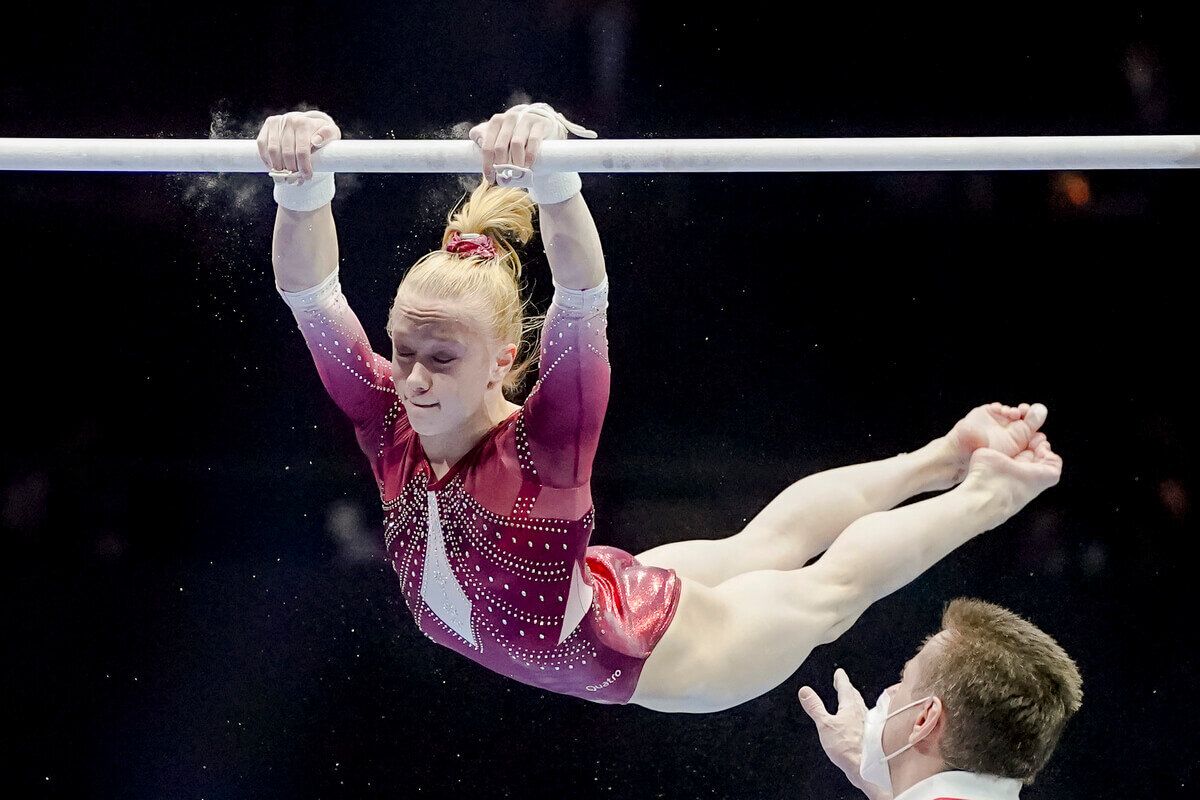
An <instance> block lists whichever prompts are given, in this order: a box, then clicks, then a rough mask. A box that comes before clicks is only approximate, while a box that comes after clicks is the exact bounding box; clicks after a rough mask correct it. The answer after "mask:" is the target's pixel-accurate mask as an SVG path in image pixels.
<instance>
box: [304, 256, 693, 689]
mask: <svg viewBox="0 0 1200 800" xmlns="http://www.w3.org/2000/svg"><path fill="white" fill-rule="evenodd" d="M606 291H607V280H606V282H605V284H604V286H603V287H601V288H600V289H599V290H589V292H586V293H579V292H570V291H564V290H562V289H559V290H557V291H556V292H555V299H554V302H553V303H551V305H550V310H549V311H548V312H547V314H546V321H545V326H544V333H543V336H542V353H541V362H540V372H539V378H538V382H537V384H536V385H535V386H534V388H533V390H532V391H531V392H530V394H529V397H528V399H527V400H526V401H525V405H524V406H523V407H522V408H521V409H519V410H518V411H516V412H514V413H513V414H512V416H510V417H509V418H508V419H506V420H504V421H503V422H501V423H500V424H499V425H497V426H495V427H494V428H492V429H491V430H490V431H489V432H488V433H487V434H486V435H485V436H484V437H483V438H482V439H481V440H480V441H479V442H478V443H477V444H476V445H475V447H474V448H473V449H472V450H471V451H470V452H469V453H467V454H466V455H465V456H463V457H462V459H460V460H459V461H458V462H457V463H456V464H455V465H454V466H453V467H452V468H451V469H450V471H449V472H448V473H447V474H446V475H445V476H443V477H442V478H440V479H436V478H435V476H434V474H433V471H432V469H431V468H430V466H429V462H428V460H427V459H426V458H425V454H424V452H423V451H422V449H421V442H420V438H419V437H418V436H417V434H416V433H415V432H414V431H413V429H412V428H411V427H410V426H409V424H408V418H407V416H406V414H405V411H404V407H403V405H402V404H401V402H400V399H399V396H398V395H397V393H396V388H395V386H394V385H393V383H392V374H391V362H390V361H389V359H387V358H384V357H383V356H380V355H378V354H376V353H374V352H372V350H371V346H370V342H369V341H368V339H367V336H366V334H365V332H364V331H363V328H362V325H361V324H360V323H359V321H358V318H357V317H356V316H355V315H354V312H353V311H351V310H350V307H349V305H348V304H347V303H346V299H345V297H344V296H343V295H342V292H341V287H340V285H339V283H338V279H337V273H336V272H334V274H332V275H330V276H329V278H328V279H326V280H325V281H324V282H323V283H321V284H320V285H318V286H315V287H313V288H312V289H309V290H307V291H305V292H295V293H292V292H283V291H280V294H281V295H282V296H283V297H284V299H285V300H286V301H287V302H288V305H289V306H290V307H291V308H292V311H293V313H294V314H295V316H296V322H297V324H298V325H299V327H300V330H301V331H302V332H303V333H304V338H305V341H306V342H307V343H308V347H309V350H310V351H311V352H312V355H313V359H314V361H315V362H316V365H317V371H318V373H320V376H321V381H322V383H323V384H324V385H325V388H326V390H327V391H328V392H329V395H330V397H332V398H333V400H334V402H335V403H337V405H338V406H339V407H340V408H341V409H342V410H343V411H344V412H345V413H346V414H347V416H349V417H350V419H351V421H352V422H353V423H354V430H355V433H356V435H357V438H358V443H359V446H360V447H361V448H362V451H363V452H364V453H365V454H366V456H367V458H368V460H369V461H370V464H371V471H372V472H373V473H374V475H375V481H376V484H377V485H378V488H379V495H380V499H381V500H382V502H383V511H384V518H385V524H384V544H385V546H386V549H387V554H388V557H389V558H390V559H391V561H392V565H393V568H394V569H395V571H396V575H397V576H398V577H399V579H400V586H401V591H402V592H403V594H404V598H405V600H406V601H407V602H408V607H409V610H410V611H411V612H412V615H413V619H414V620H415V621H416V623H417V626H418V627H419V628H420V629H421V631H422V632H424V633H425V635H426V636H428V637H429V638H430V639H432V640H433V641H435V642H437V643H438V644H441V645H444V646H445V647H449V648H450V649H452V650H456V651H457V652H459V653H462V654H463V655H465V656H467V657H468V658H471V659H473V660H474V661H477V662H479V663H480V664H482V665H483V666H485V667H487V668H488V669H491V670H493V671H495V672H498V673H500V674H502V675H507V676H509V677H511V678H514V679H516V680H518V681H521V682H522V683H527V684H530V685H532V686H538V687H541V688H543V689H548V690H550V691H554V692H561V693H563V694H569V695H574V696H576V697H582V698H584V699H587V700H593V701H596V702H601V703H624V702H627V701H628V700H629V698H630V696H631V695H632V694H633V690H634V688H635V686H636V685H637V679H638V675H639V674H640V673H641V668H642V664H643V663H644V662H645V660H646V658H647V657H648V656H649V655H650V652H651V650H652V649H653V648H654V645H655V644H656V643H657V642H658V640H659V638H660V637H661V636H662V634H663V632H664V631H665V630H666V628H667V626H668V625H669V624H670V622H671V619H672V617H673V616H674V613H675V608H676V606H677V604H678V602H679V590H680V584H679V580H678V578H677V577H676V575H675V573H674V572H673V571H671V570H666V569H660V568H657V567H647V566H643V565H641V564H639V563H638V562H637V560H636V559H634V558H633V556H631V555H629V554H628V553H625V552H623V551H621V550H618V549H616V548H612V547H588V539H589V537H590V536H591V533H592V529H593V521H594V509H593V507H592V498H591V487H590V479H591V471H592V460H593V458H594V456H595V453H596V445H597V443H598V441H599V438H600V428H601V425H602V423H603V420H604V410H605V407H606V405H607V403H608V392H609V364H608V341H607V337H606V327H605V326H606V322H607V319H606V315H605V308H606V307H607V302H606V300H605V299H604V297H605V296H606ZM597 292H599V293H598V294H597ZM597 298H598V299H597Z"/></svg>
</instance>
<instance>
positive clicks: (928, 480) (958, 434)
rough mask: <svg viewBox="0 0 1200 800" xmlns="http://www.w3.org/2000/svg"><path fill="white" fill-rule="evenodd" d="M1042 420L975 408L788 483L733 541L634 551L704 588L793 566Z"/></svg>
mask: <svg viewBox="0 0 1200 800" xmlns="http://www.w3.org/2000/svg"><path fill="white" fill-rule="evenodd" d="M1045 420H1046V407H1045V406H1044V405H1041V404H1035V405H1033V406H1030V405H1029V404H1027V403H1026V404H1022V405H1020V406H1015V407H1010V406H1005V405H1001V404H1000V403H991V404H990V405H985V406H980V407H978V408H976V409H973V410H972V411H971V412H970V413H969V414H967V416H965V417H963V419H961V420H960V421H959V422H958V423H957V424H956V425H955V426H954V427H953V428H952V429H951V431H950V432H949V433H948V434H946V435H945V436H942V437H939V438H937V439H934V440H933V441H932V442H930V443H929V444H927V445H925V446H924V447H922V448H921V449H919V450H916V451H914V452H912V453H903V454H901V455H898V456H893V457H892V458H888V459H884V460H882V461H872V462H870V463H866V464H854V465H852V466H848V467H839V468H837V469H831V470H826V471H825V472H818V473H816V474H814V475H809V476H808V477H806V478H803V479H801V480H799V481H797V482H796V483H793V484H792V485H791V486H789V487H788V488H786V489H785V490H784V491H783V492H782V493H781V494H780V495H778V496H777V497H776V498H775V499H774V500H772V501H771V502H770V503H769V504H767V506H766V507H765V508H764V509H763V510H762V511H761V512H759V513H758V515H757V516H755V517H754V519H752V520H750V522H749V524H747V525H746V527H745V528H743V529H742V530H741V532H739V533H737V534H735V535H733V536H730V537H727V538H724V539H692V540H688V541H682V542H672V543H670V544H665V545H662V546H659V547H655V548H652V549H650V550H647V551H645V552H643V553H640V554H638V556H637V558H638V561H640V562H641V563H643V564H647V565H651V566H656V567H668V568H670V569H673V570H675V572H676V573H677V574H678V575H680V576H681V577H684V578H687V579H689V580H692V581H696V582H698V583H701V584H703V585H705V586H716V585H718V584H720V583H722V582H724V581H726V580H728V579H729V578H732V577H734V576H736V575H741V574H742V573H745V572H752V571H755V570H764V569H774V570H794V569H799V568H800V567H803V566H804V565H805V564H807V563H808V562H809V561H810V560H811V559H812V558H813V557H814V556H817V555H819V554H820V553H822V552H824V551H825V550H826V549H828V548H829V546H830V545H831V544H832V543H833V541H834V539H836V538H837V536H838V534H840V533H841V532H842V531H843V530H845V529H846V526H848V525H849V524H850V523H852V522H854V521H855V520H856V519H859V518H860V517H863V516H865V515H866V514H870V513H873V512H877V511H886V510H887V509H890V508H894V507H895V506H897V505H899V504H900V503H902V502H904V501H905V500H907V499H908V498H910V497H913V496H914V495H918V494H922V493H924V492H931V491H939V490H942V489H948V488H950V487H952V486H954V485H955V484H957V483H958V482H959V481H961V480H962V479H963V476H964V475H965V474H966V470H967V464H968V462H969V460H970V457H971V452H972V451H973V450H975V449H976V448H977V447H981V446H985V445H986V446H989V447H992V448H993V449H996V450H999V451H1000V452H1003V453H1005V454H1006V455H1016V454H1017V453H1019V452H1020V451H1022V450H1024V449H1025V447H1026V446H1027V445H1028V443H1029V441H1030V438H1031V437H1032V436H1033V435H1034V434H1035V433H1036V432H1037V430H1038V429H1039V428H1040V427H1041V426H1042V424H1043V423H1044V422H1045Z"/></svg>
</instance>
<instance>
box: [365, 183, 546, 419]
mask: <svg viewBox="0 0 1200 800" xmlns="http://www.w3.org/2000/svg"><path fill="white" fill-rule="evenodd" d="M456 233H457V234H471V233H474V234H484V235H486V236H487V237H489V238H490V239H491V240H492V243H493V244H494V245H495V249H496V257H495V258H488V257H487V256H485V255H482V254H474V255H469V256H464V255H459V254H457V253H451V252H447V251H446V250H445V247H446V245H447V244H448V243H449V242H450V238H451V237H452V236H454V234H456ZM532 237H533V201H532V200H530V199H529V195H528V193H526V192H525V191H524V190H522V189H506V188H502V187H499V186H492V185H490V184H488V182H487V181H486V180H484V181H482V182H480V184H479V186H477V187H476V188H475V190H474V191H472V192H471V195H470V198H469V199H468V200H467V202H466V203H465V204H464V205H463V206H462V207H461V208H459V209H458V210H457V211H455V210H453V209H451V211H450V214H449V215H448V216H447V224H446V230H445V231H444V232H443V233H442V248H443V249H441V250H434V251H433V252H432V253H427V254H425V255H424V256H422V257H421V258H420V259H418V260H417V263H415V264H413V266H412V268H411V269H409V271H408V272H407V273H406V274H405V276H404V278H403V279H402V280H401V281H400V287H399V288H398V289H397V290H396V299H394V300H393V301H392V308H391V310H390V311H389V312H388V324H387V332H388V337H389V338H391V336H392V334H393V330H394V323H395V320H396V315H397V313H398V312H397V306H396V300H398V299H399V297H400V294H401V293H402V292H404V291H405V290H408V291H411V292H415V293H419V294H422V295H425V296H429V297H435V298H438V299H452V300H464V301H466V302H467V303H468V304H469V307H470V308H471V309H472V311H473V313H474V316H475V318H476V319H477V320H479V321H480V322H482V323H483V325H484V327H485V330H486V331H487V332H488V333H490V334H491V335H492V336H493V337H494V338H495V339H496V340H498V341H500V342H504V343H507V342H513V343H514V344H516V345H517V355H516V358H515V360H514V361H513V365H512V368H511V369H510V370H509V372H508V374H507V375H506V376H505V378H504V386H503V389H504V394H505V396H506V397H509V398H510V399H511V397H512V395H514V394H516V393H517V392H518V391H519V390H520V388H521V384H522V383H523V382H524V380H525V377H526V375H527V374H528V373H529V371H530V370H531V369H533V367H534V365H535V364H536V363H537V357H538V346H537V342H536V341H535V339H536V336H535V335H534V334H535V333H536V332H537V331H538V330H539V329H540V327H541V323H542V318H541V317H537V316H531V315H529V314H528V313H527V312H528V304H529V301H528V299H527V298H523V297H522V290H523V288H524V287H523V285H522V282H521V259H520V257H519V256H518V255H517V251H516V248H515V247H514V246H513V242H515V243H516V244H517V245H518V246H520V245H524V244H525V243H527V242H528V241H529V240H530V239H531V238H532Z"/></svg>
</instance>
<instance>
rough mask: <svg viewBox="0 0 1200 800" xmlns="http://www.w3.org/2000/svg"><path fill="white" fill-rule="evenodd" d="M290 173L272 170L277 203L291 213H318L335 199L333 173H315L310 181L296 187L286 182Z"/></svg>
mask: <svg viewBox="0 0 1200 800" xmlns="http://www.w3.org/2000/svg"><path fill="white" fill-rule="evenodd" d="M287 175H288V173H287V171H286V170H281V171H279V172H278V173H277V172H275V171H274V170H272V172H271V177H272V178H274V179H275V202H276V203H278V204H279V205H281V206H283V207H284V208H286V209H288V210H290V211H316V210H317V209H318V208H320V207H321V206H323V205H325V204H326V203H328V202H329V201H330V200H332V199H333V173H332V172H314V173H313V176H312V178H311V179H310V180H307V181H305V182H304V183H303V184H301V185H299V186H296V185H295V184H293V183H288V182H287V181H286V177H287Z"/></svg>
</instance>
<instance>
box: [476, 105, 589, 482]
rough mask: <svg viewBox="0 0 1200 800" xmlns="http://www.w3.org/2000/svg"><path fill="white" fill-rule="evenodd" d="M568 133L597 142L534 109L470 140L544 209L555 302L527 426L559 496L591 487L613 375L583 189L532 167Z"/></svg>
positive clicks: (494, 176)
mask: <svg viewBox="0 0 1200 800" xmlns="http://www.w3.org/2000/svg"><path fill="white" fill-rule="evenodd" d="M568 131H570V132H574V133H577V134H579V135H583V136H595V133H593V132H592V131H588V130H586V129H585V128H582V127H580V126H578V125H575V124H574V123H571V122H568V121H567V120H566V118H564V117H563V116H562V115H561V114H559V113H558V112H556V111H554V109H552V108H551V107H550V106H548V105H546V104H545V103H535V104H533V105H526V104H521V105H517V106H514V107H512V108H510V109H509V110H508V111H506V112H504V113H503V114H496V115H495V116H493V117H492V118H491V120H489V121H488V122H485V123H482V124H480V125H477V126H475V127H474V128H472V129H471V132H470V134H469V136H470V138H471V139H472V141H474V142H475V143H476V144H477V145H479V147H480V149H481V151H482V155H483V173H484V177H485V178H487V180H488V181H489V182H491V183H496V184H498V185H500V186H522V187H527V188H528V189H529V197H530V199H532V200H533V201H534V202H535V203H537V204H538V207H539V217H540V224H541V231H542V241H543V243H544V245H545V247H546V257H547V259H548V260H549V262H550V271H551V274H552V277H553V280H554V300H553V302H551V304H550V309H549V311H547V313H546V319H545V322H544V323H543V326H542V337H541V338H542V342H541V357H540V364H539V367H538V382H537V385H536V386H534V388H533V391H531V392H530V394H529V397H528V399H527V400H526V401H525V404H524V411H523V415H522V419H523V424H524V427H525V431H526V434H527V436H528V441H529V446H530V453H531V455H532V456H533V461H534V465H535V468H536V472H537V474H538V476H539V479H540V480H541V481H542V482H543V483H544V484H546V485H549V486H558V487H568V486H580V485H582V484H584V483H585V482H587V481H588V480H589V479H590V478H591V469H592V460H593V458H594V457H595V453H596V447H597V445H598V443H599V440H600V429H601V426H602V425H603V421H604V412H605V409H606V407H607V405H608V393H609V372H610V371H609V364H608V339H607V336H606V333H607V318H606V315H605V311H606V309H607V308H608V280H607V278H606V276H605V271H604V252H603V250H602V249H601V247H600V234H599V232H598V231H597V230H596V223H595V221H594V220H593V219H592V214H591V212H590V211H589V210H588V207H587V203H585V202H584V199H583V196H582V195H581V194H580V189H581V188H582V182H581V181H580V178H579V175H578V174H577V173H546V172H544V171H539V170H538V168H537V167H536V166H535V161H536V160H537V156H538V152H539V151H540V149H541V144H542V142H543V141H544V140H545V139H548V138H557V139H563V138H566V136H567V133H568ZM531 169H532V175H530V170H531Z"/></svg>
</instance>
